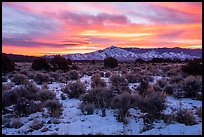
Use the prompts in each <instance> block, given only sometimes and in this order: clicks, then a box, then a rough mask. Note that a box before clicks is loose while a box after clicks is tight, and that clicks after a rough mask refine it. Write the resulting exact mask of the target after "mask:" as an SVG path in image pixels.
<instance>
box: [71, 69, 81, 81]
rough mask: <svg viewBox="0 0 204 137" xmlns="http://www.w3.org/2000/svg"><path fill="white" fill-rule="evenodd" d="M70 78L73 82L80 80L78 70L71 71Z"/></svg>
mask: <svg viewBox="0 0 204 137" xmlns="http://www.w3.org/2000/svg"><path fill="white" fill-rule="evenodd" d="M69 77H70V79H71V80H77V79H78V78H79V74H78V72H77V71H76V70H71V71H69Z"/></svg>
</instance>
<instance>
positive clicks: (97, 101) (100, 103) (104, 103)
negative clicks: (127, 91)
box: [81, 87, 113, 117]
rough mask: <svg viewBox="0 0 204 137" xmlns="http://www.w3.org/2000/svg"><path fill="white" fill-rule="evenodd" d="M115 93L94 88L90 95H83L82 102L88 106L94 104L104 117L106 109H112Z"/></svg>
mask: <svg viewBox="0 0 204 137" xmlns="http://www.w3.org/2000/svg"><path fill="white" fill-rule="evenodd" d="M112 97H113V93H112V91H111V90H109V89H106V88H98V87H97V88H94V89H91V90H90V91H89V93H88V94H83V95H82V96H81V100H82V101H83V103H85V105H86V104H94V105H95V107H96V108H99V109H101V111H102V115H101V116H102V117H104V116H106V108H108V107H110V104H111V99H112Z"/></svg>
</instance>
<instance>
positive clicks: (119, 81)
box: [110, 75, 129, 94]
mask: <svg viewBox="0 0 204 137" xmlns="http://www.w3.org/2000/svg"><path fill="white" fill-rule="evenodd" d="M110 81H111V83H112V86H111V89H112V90H113V92H114V93H116V94H120V93H122V92H123V91H128V90H129V88H128V82H127V80H126V79H125V78H123V77H121V76H119V75H112V76H111V77H110Z"/></svg>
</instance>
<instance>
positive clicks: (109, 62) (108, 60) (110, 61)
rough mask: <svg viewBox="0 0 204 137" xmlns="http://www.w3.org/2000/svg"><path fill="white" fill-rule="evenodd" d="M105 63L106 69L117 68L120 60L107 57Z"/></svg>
mask: <svg viewBox="0 0 204 137" xmlns="http://www.w3.org/2000/svg"><path fill="white" fill-rule="evenodd" d="M103 62H104V66H105V67H110V68H115V67H117V66H118V60H117V59H115V58H113V57H107V58H105V59H104V61H103Z"/></svg>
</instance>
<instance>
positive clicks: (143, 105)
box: [134, 92, 166, 119]
mask: <svg viewBox="0 0 204 137" xmlns="http://www.w3.org/2000/svg"><path fill="white" fill-rule="evenodd" d="M134 106H135V107H136V108H139V109H141V111H142V112H146V113H148V114H149V116H150V118H151V119H155V118H160V116H161V112H162V111H163V110H164V109H165V108H166V100H165V96H164V94H161V93H159V92H154V93H151V94H149V95H148V96H141V95H138V96H136V99H135V102H134Z"/></svg>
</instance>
